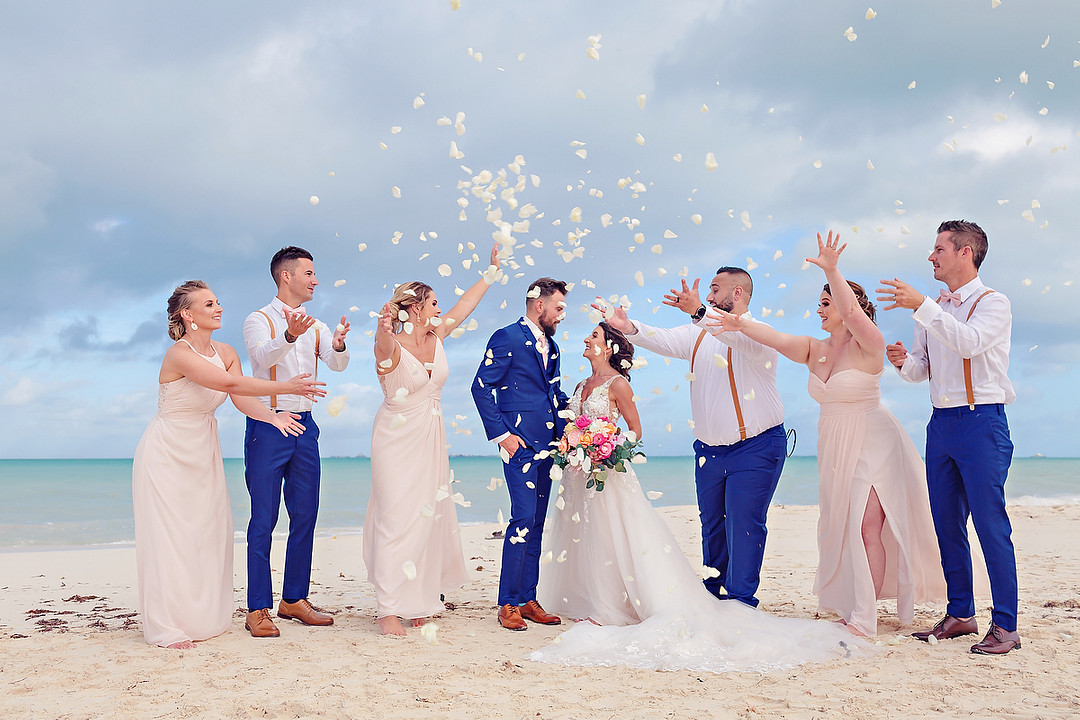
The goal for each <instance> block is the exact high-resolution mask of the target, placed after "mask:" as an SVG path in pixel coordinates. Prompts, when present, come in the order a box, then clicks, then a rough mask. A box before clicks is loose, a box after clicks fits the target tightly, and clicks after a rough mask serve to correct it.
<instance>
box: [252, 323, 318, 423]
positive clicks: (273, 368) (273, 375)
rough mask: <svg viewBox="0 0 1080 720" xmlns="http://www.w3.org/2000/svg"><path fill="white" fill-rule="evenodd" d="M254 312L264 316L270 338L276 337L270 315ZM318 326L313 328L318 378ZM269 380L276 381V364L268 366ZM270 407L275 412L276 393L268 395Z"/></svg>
mask: <svg viewBox="0 0 1080 720" xmlns="http://www.w3.org/2000/svg"><path fill="white" fill-rule="evenodd" d="M255 312H257V313H259V314H260V315H262V316H263V317H264V318H266V324H267V325H269V326H270V339H271V340H273V339H274V338H275V337H277V332H276V331H275V330H274V321H273V320H271V319H270V316H269V315H267V314H266V313H264V312H263V311H262V310H256V311H255ZM319 339H320V338H319V328H318V327H316V328H315V379H316V380H317V379H318V378H319ZM270 381H271V382H277V365H271V366H270ZM270 409H271V410H273V411H275V412H277V395H271V396H270Z"/></svg>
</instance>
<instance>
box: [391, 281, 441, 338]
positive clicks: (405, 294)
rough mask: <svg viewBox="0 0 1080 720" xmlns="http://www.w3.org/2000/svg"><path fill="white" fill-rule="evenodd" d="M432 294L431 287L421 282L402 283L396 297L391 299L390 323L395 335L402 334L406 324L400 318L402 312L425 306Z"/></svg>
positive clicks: (395, 291)
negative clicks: (403, 326) (415, 306)
mask: <svg viewBox="0 0 1080 720" xmlns="http://www.w3.org/2000/svg"><path fill="white" fill-rule="evenodd" d="M431 293H432V289H431V286H430V285H428V284H427V283H422V282H420V281H419V280H411V281H409V282H407V283H402V284H401V285H398V286H397V287H396V288H395V289H394V296H393V297H392V298H390V321H391V323H392V324H393V327H394V332H395V333H396V332H400V331H401V326H402V325H403V324H404V323H403V322H402V320H401V317H400V314H401V311H402V310H405V311H406V312H408V310H409V308H411V307H412V306H413V305H423V304H424V303H425V302H426V301H427V298H428V295H430V294H431Z"/></svg>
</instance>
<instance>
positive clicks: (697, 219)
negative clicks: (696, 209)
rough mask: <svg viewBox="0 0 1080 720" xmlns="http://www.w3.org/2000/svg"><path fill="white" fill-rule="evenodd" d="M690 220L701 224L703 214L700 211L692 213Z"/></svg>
mask: <svg viewBox="0 0 1080 720" xmlns="http://www.w3.org/2000/svg"><path fill="white" fill-rule="evenodd" d="M690 222H692V223H694V224H695V225H700V224H701V214H700V213H694V214H693V215H691V216H690Z"/></svg>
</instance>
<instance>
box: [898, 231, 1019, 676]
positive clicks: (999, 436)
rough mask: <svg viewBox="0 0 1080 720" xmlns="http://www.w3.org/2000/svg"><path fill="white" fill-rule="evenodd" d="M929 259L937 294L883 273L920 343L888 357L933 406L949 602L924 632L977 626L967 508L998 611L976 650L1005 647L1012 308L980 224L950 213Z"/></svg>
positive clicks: (1012, 597)
mask: <svg viewBox="0 0 1080 720" xmlns="http://www.w3.org/2000/svg"><path fill="white" fill-rule="evenodd" d="M937 232H938V234H937V239H936V241H935V243H934V249H933V251H932V252H931V253H930V257H929V258H928V259H929V261H930V262H931V263H932V264H933V266H934V279H935V280H939V281H941V282H943V283H945V284H946V285H947V286H948V287H949V290H948V291H945V290H942V291H941V293H940V296H939V297H938V298H932V297H928V296H924V295H923V294H922V293H920V292H919V291H917V290H915V289H914V288H913V287H911V286H910V285H908V284H907V283H904V282H902V281H900V280H898V279H893V280H882V281H881V282H882V284H883V285H886V286H887V287H885V288H879V289H878V300H881V301H884V302H891V303H893V304H892V305H890V306H888V307H886V308H885V309H886V310H891V309H893V308H896V307H902V308H907V309H908V310H913V311H914V313H913V318H914V320H915V323H916V325H915V343H914V346H913V347H912V348H911V350H910V351H908V350H907V348H905V347H904V344H903V343H902V342H897V343H896V344H895V345H889V346H888V347H887V354H888V358H889V361H890V362H891V363H892V364H893V365H894V366H895V367H896V369H897V371H898V372H899V374H900V377H902V378H904V379H905V380H907V381H908V382H922V381H923V380H927V379H929V381H930V399H931V401H932V402H933V405H934V411H933V415H932V416H931V418H930V423H929V424H928V425H927V426H926V481H927V486H928V488H929V491H930V510H931V512H932V514H933V517H934V528H935V530H936V531H937V537H938V546H939V548H940V549H941V565H942V568H943V569H944V571H945V582H946V585H947V587H948V595H949V605H948V608H947V609H946V611H945V612H946V615H945V617H944V618H942V620H941V621H940V622H939V623H938V624H937V625H935V626H934V627H933V628H932V629H931V630H928V631H925V632H917V633H914V636H915V637H916V638H918V639H920V640H925V641H929V639H930V637H934V638H935V639H937V640H947V639H950V638H954V637H960V636H962V635H971V634H974V633H977V632H978V624H977V622H976V620H975V598H974V594H973V591H972V568H971V548H970V546H969V543H968V537H967V523H968V517H969V516H970V517H971V519H972V521H973V522H974V524H975V531H976V532H977V533H978V536H979V544H980V545H981V546H982V549H983V554H984V555H985V556H986V569H987V572H988V574H989V575H990V590H991V594H992V596H993V602H994V606H993V612H992V613H991V622H990V629H989V631H988V632H987V633H986V636H985V637H984V638H983V640H982V641H981V642H978V643H976V644H975V645H972V646H971V652H973V653H978V654H983V655H1002V654H1005V653H1007V652H1009V651H1010V650H1013V649H1014V648H1019V647H1020V636H1019V635H1018V634H1017V632H1016V612H1017V604H1018V601H1017V595H1018V593H1017V580H1016V554H1015V552H1014V550H1013V544H1012V538H1011V535H1012V525H1011V524H1010V522H1009V515H1008V513H1007V511H1006V509H1005V479H1006V477H1007V476H1008V474H1009V465H1010V463H1011V462H1012V451H1013V445H1012V441H1011V440H1010V438H1009V424H1008V421H1007V420H1006V418H1005V406H1006V405H1008V404H1009V403H1011V402H1013V400H1015V399H1016V393H1014V392H1013V388H1012V384H1011V383H1010V382H1009V378H1008V374H1007V373H1008V369H1009V345H1010V342H1011V336H1012V307H1011V305H1010V304H1009V299H1008V298H1007V297H1005V295H1003V294H1002V293H1000V292H995V291H994V290H991V289H989V288H987V287H986V286H985V285H983V283H982V280H980V279H979V267H980V266H981V265H982V261H983V258H985V257H986V250H987V245H988V243H987V239H986V233H985V232H983V230H982V228H980V227H979V226H978V225H976V224H975V223H971V222H966V221H964V220H949V221H946V222H943V223H941V225H940V226H939V227H938V231H937Z"/></svg>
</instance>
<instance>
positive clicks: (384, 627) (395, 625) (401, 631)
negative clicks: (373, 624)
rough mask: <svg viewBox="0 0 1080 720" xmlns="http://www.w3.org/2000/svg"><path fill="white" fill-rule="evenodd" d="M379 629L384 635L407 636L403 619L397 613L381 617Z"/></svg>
mask: <svg viewBox="0 0 1080 720" xmlns="http://www.w3.org/2000/svg"><path fill="white" fill-rule="evenodd" d="M379 630H381V631H382V634H383V635H397V636H399V637H405V628H404V627H402V625H401V620H399V619H398V616H397V615H387V616H386V617H381V618H379Z"/></svg>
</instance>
